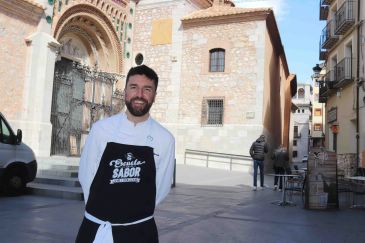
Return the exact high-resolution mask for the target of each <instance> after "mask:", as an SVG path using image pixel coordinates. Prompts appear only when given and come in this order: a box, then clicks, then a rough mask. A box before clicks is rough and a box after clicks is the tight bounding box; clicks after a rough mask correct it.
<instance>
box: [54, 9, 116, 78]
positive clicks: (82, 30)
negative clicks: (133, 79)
mask: <svg viewBox="0 0 365 243" xmlns="http://www.w3.org/2000/svg"><path fill="white" fill-rule="evenodd" d="M68 36H73V38H78V39H79V40H80V41H82V42H83V44H84V45H85V47H86V48H87V51H88V55H89V57H90V60H89V61H90V65H91V66H95V64H96V65H98V68H99V69H101V70H103V71H106V72H113V73H121V72H122V67H123V59H122V46H121V44H120V42H119V39H118V36H117V33H116V31H115V27H114V26H113V24H112V23H111V21H110V19H109V18H108V17H107V16H106V14H105V13H104V12H102V11H101V10H99V9H97V8H96V7H95V6H93V5H89V4H77V5H74V6H72V7H70V8H68V9H67V10H65V12H64V13H63V14H62V15H61V16H59V18H58V20H57V22H56V23H55V24H54V37H55V39H56V40H58V41H59V42H60V43H61V44H64V43H62V40H63V39H64V38H66V37H68ZM61 54H62V53H61ZM68 54H70V53H68Z"/></svg>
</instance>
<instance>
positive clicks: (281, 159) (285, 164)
mask: <svg viewBox="0 0 365 243" xmlns="http://www.w3.org/2000/svg"><path fill="white" fill-rule="evenodd" d="M271 159H273V160H274V172H275V174H276V175H283V174H285V172H286V171H287V170H288V169H290V167H289V154H288V150H287V149H286V148H285V147H284V146H283V145H282V144H281V145H280V146H279V148H277V149H276V150H275V152H274V154H273V155H272V156H271ZM278 180H279V176H275V178H274V191H275V190H277V189H278ZM282 188H283V180H280V182H279V191H281V190H282Z"/></svg>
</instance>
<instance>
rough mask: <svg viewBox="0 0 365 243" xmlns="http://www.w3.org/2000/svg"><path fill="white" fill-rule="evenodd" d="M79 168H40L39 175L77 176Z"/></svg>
mask: <svg viewBox="0 0 365 243" xmlns="http://www.w3.org/2000/svg"><path fill="white" fill-rule="evenodd" d="M78 174H79V171H78V170H42V169H40V170H38V172H37V177H68V178H77V176H78Z"/></svg>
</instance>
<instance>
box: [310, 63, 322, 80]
mask: <svg viewBox="0 0 365 243" xmlns="http://www.w3.org/2000/svg"><path fill="white" fill-rule="evenodd" d="M312 69H313V72H314V75H313V78H315V79H316V81H317V79H318V78H319V73H320V72H321V71H322V68H321V67H320V66H319V64H316V66H315V67H313V68H312Z"/></svg>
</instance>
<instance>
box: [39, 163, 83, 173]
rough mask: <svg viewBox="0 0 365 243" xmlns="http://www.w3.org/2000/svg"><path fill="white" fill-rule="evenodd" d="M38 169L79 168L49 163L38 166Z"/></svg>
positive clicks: (77, 168)
mask: <svg viewBox="0 0 365 243" xmlns="http://www.w3.org/2000/svg"><path fill="white" fill-rule="evenodd" d="M38 169H39V170H65V171H68V170H75V171H77V170H79V166H78V165H67V164H51V163H47V164H44V163H43V164H39V165H38Z"/></svg>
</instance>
